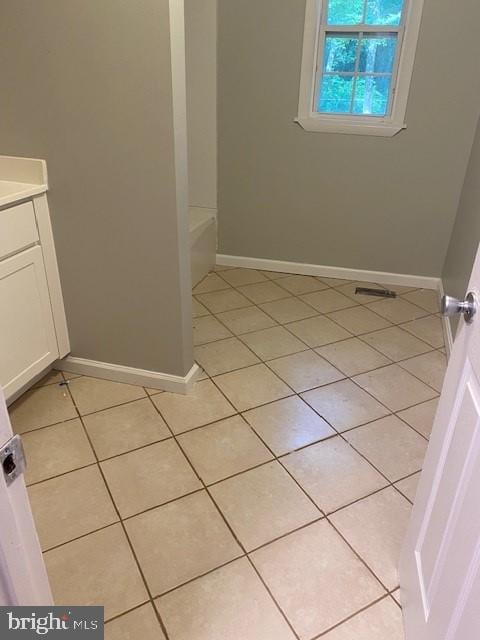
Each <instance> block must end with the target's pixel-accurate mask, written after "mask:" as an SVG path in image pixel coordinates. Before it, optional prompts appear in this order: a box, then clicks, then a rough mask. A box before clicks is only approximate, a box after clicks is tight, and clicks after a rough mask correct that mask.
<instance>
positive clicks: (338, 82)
mask: <svg viewBox="0 0 480 640" xmlns="http://www.w3.org/2000/svg"><path fill="white" fill-rule="evenodd" d="M405 5H406V0H328V1H325V2H324V3H323V9H322V15H321V20H320V32H319V47H318V54H319V59H318V65H317V73H316V82H315V86H316V90H315V95H314V105H313V111H314V112H316V113H318V114H325V115H341V116H353V117H355V116H362V117H373V118H375V117H377V118H378V117H385V116H389V115H390V114H391V111H392V102H393V95H394V89H395V82H396V74H397V68H398V60H399V55H400V48H401V44H402V38H403V29H404V16H405V10H406V6H405Z"/></svg>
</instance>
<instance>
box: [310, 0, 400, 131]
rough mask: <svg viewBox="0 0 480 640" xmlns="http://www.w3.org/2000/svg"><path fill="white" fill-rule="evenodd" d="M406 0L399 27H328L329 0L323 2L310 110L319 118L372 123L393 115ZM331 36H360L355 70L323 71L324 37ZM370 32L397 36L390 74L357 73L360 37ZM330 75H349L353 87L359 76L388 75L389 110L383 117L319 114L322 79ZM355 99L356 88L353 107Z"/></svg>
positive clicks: (348, 113)
mask: <svg viewBox="0 0 480 640" xmlns="http://www.w3.org/2000/svg"><path fill="white" fill-rule="evenodd" d="M366 5H367V3H366V2H365V5H364V16H363V17H364V19H365V11H366ZM408 5H409V0H405V2H404V5H403V11H402V19H401V22H400V24H399V25H394V26H392V25H370V24H368V25H367V24H365V23H362V24H354V25H331V24H327V10H328V0H323V1H322V9H321V13H320V24H319V29H318V44H317V66H316V70H315V87H314V91H313V104H312V105H311V108H312V111H313V113H318V114H320V115H323V116H327V117H332V118H339V117H340V118H345V116H347V117H351V118H353V119H357V118H371V119H374V120H379V119H382V118H383V119H385V118H390V117H391V116H392V112H393V104H394V100H395V95H396V89H397V80H398V69H399V63H400V56H401V52H402V47H403V40H404V34H405V21H406V16H407V14H408V10H409V6H408ZM330 33H345V34H352V35H355V36H358V37H359V44H358V47H357V58H356V61H355V70H354V71H353V72H350V73H348V72H338V73H334V72H324V71H323V64H324V53H325V45H326V41H327V40H326V38H327V35H328V34H330ZM372 33H386V34H394V35H396V36H397V46H396V50H395V59H394V63H393V68H392V73H368V72H361V71H358V66H359V61H360V50H361V40H362V38H363V34H372ZM331 75H338V76H341V75H350V76H352V75H353V76H354V79H355V84H356V78H358V77H362V76H365V75H368V76H391V83H390V94H389V97H388V107H387V110H386V112H385V114H384V115H375V114H365V113H363V114H355V113H353V112H346V113H326V112H322V111H318V110H317V105H318V103H319V98H320V90H321V86H322V78H323V77H324V76H331ZM354 97H355V87H354V90H353V93H352V105H353V101H354Z"/></svg>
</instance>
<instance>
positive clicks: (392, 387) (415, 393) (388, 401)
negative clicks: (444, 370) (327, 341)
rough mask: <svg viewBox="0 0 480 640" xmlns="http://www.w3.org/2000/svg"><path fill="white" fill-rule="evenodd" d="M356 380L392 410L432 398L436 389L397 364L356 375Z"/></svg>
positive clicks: (398, 409)
mask: <svg viewBox="0 0 480 640" xmlns="http://www.w3.org/2000/svg"><path fill="white" fill-rule="evenodd" d="M354 380H355V382H356V383H357V384H359V385H360V386H361V387H363V388H364V389H365V390H366V391H368V392H369V393H371V394H372V395H373V396H374V397H375V398H377V400H379V401H380V402H382V403H383V404H384V405H386V406H387V407H388V408H389V409H390V410H391V411H400V410H401V409H406V408H407V407H411V406H412V405H414V404H419V403H420V402H425V401H426V400H431V399H432V398H434V397H435V396H436V393H435V391H433V389H431V388H430V387H427V385H426V384H424V383H423V382H420V380H417V378H414V377H413V376H412V375H411V374H410V373H408V371H405V370H404V369H402V368H401V367H399V366H398V365H396V364H392V365H390V366H388V367H383V368H382V369H375V371H370V372H369V373H362V374H361V375H359V376H355V378H354Z"/></svg>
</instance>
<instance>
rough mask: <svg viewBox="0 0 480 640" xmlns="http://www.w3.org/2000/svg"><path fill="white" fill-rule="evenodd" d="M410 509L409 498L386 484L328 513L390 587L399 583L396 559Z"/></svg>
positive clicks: (398, 559)
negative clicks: (361, 498) (367, 495)
mask: <svg viewBox="0 0 480 640" xmlns="http://www.w3.org/2000/svg"><path fill="white" fill-rule="evenodd" d="M410 513H411V505H410V504H409V502H408V501H407V500H405V498H403V497H402V496H401V495H400V494H399V493H398V491H395V489H394V488H393V487H388V488H387V489H384V490H383V491H379V492H378V493H375V494H374V495H372V496H369V497H368V498H364V499H363V500H360V502H356V503H355V504H352V505H350V506H349V507H346V508H345V509H342V510H341V511H338V512H337V513H334V514H333V515H332V516H330V519H331V521H332V522H333V524H334V525H335V527H336V528H337V529H338V530H339V531H340V533H341V534H342V535H343V536H344V538H345V539H346V540H347V541H348V542H349V543H350V544H351V545H352V547H353V548H354V549H355V551H356V552H357V553H358V554H359V555H360V557H361V558H362V559H363V560H365V562H366V563H367V565H368V566H369V567H370V568H371V569H372V570H373V572H374V573H375V575H376V576H378V578H380V580H381V581H382V583H383V584H384V585H385V586H386V587H387V589H388V590H389V591H390V590H392V589H395V587H398V563H399V562H400V552H401V548H402V545H403V543H404V541H405V536H406V534H407V527H408V522H409V520H410Z"/></svg>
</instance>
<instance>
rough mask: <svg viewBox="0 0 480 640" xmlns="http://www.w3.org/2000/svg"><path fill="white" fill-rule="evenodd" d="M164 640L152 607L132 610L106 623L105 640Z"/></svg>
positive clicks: (147, 606) (147, 605) (146, 605)
mask: <svg viewBox="0 0 480 640" xmlns="http://www.w3.org/2000/svg"><path fill="white" fill-rule="evenodd" d="M134 638H141V640H165V636H164V634H163V631H162V627H161V626H160V623H159V621H158V618H157V615H156V613H155V611H154V610H153V607H152V605H151V604H150V603H149V604H145V605H143V607H139V608H138V609H134V610H133V611H130V612H129V613H126V614H125V615H123V616H121V617H120V618H115V620H111V621H110V622H107V624H106V625H105V640H134Z"/></svg>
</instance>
